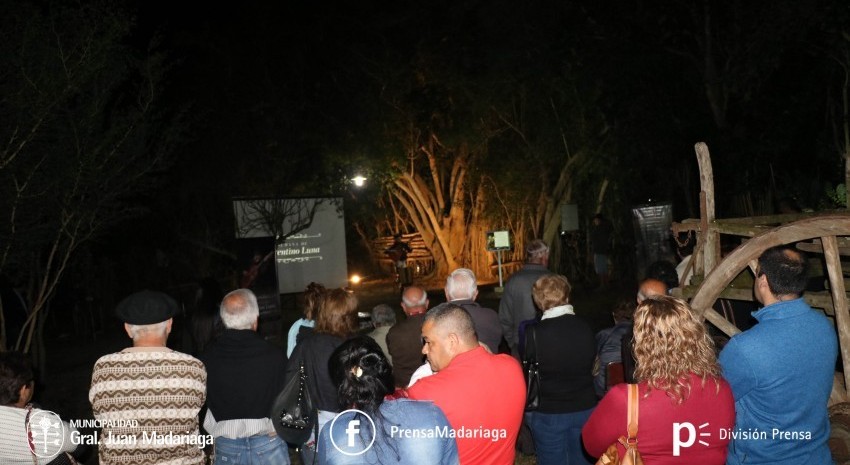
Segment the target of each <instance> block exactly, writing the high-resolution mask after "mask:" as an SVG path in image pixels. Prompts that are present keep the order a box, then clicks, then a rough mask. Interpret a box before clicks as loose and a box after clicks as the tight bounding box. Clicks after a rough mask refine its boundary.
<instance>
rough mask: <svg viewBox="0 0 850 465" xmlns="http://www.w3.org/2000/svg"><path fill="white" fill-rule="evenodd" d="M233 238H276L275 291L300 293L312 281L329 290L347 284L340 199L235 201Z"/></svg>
mask: <svg viewBox="0 0 850 465" xmlns="http://www.w3.org/2000/svg"><path fill="white" fill-rule="evenodd" d="M233 211H234V215H235V217H236V237H237V238H251V237H272V238H274V239H275V240H274V244H275V251H274V252H275V253H274V263H275V269H276V270H277V287H278V292H279V293H281V294H288V293H295V292H302V291H303V290H304V288H305V287H306V286H307V284H309V283H310V282H312V281H315V282H319V283H322V284H323V285H325V286H326V287H328V288H334V287H343V286H345V285H346V284H347V282H348V265H347V260H346V248H345V221H344V218H343V213H342V199H341V198H339V197H329V198H283V199H247V200H234V202H233Z"/></svg>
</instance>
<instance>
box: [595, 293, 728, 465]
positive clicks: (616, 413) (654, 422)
mask: <svg viewBox="0 0 850 465" xmlns="http://www.w3.org/2000/svg"><path fill="white" fill-rule="evenodd" d="M634 332H635V337H634V341H635V344H634V356H635V362H636V369H635V380H636V381H638V392H639V396H638V397H639V412H638V434H637V448H638V451H639V452H640V454H641V456H642V457H643V460H644V461H645V462H646V463H651V464H653V465H665V464H678V463H698V464H701V465H715V464H716V465H722V464H724V463H726V448H727V446H728V445H729V435H730V432H731V430H732V428H733V427H734V425H735V402H734V399H733V397H732V391H731V389H730V388H729V384H728V383H727V382H726V381H725V380H724V379H723V378H721V375H720V365H719V364H718V363H717V357H716V355H715V351H714V342H713V341H712V339H711V338H710V337H709V335H708V332H707V331H706V328H705V325H704V324H703V322H702V321H701V320H700V319H699V318H698V317H697V316H696V315H694V314H693V312H692V311H691V309H690V307H688V304H687V303H685V302H684V301H682V300H679V299H676V298H673V297H667V296H654V297H650V298H648V299H646V300H644V301H643V303H641V304H639V305H638V307H637V309H636V310H635V316H634ZM627 406H628V401H627V385H625V384H620V385H617V386H614V387H613V388H612V389H611V390H610V391H609V392H608V394H607V395H605V397H604V398H603V399H602V401H601V402H600V403H599V405H598V406H597V407H596V410H595V411H594V412H593V414H592V415H591V416H590V419H589V420H588V421H587V423H586V424H585V425H584V428H583V430H582V439H583V440H584V446H585V448H586V449H587V451H588V452H589V453H590V454H591V455H593V456H594V457H598V456H600V455H602V453H603V452H605V450H606V449H607V448H608V446H610V445H611V444H613V443H615V442H616V441H617V440H618V438H620V437H621V436H626V431H627V425H626V422H627V410H628V407H627ZM619 447H620V453H621V454H622V453H623V452H624V451H625V449H624V448H623V447H622V446H619Z"/></svg>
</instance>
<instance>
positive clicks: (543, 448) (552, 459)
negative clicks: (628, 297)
mask: <svg viewBox="0 0 850 465" xmlns="http://www.w3.org/2000/svg"><path fill="white" fill-rule="evenodd" d="M570 290H571V286H570V282H569V281H568V280H567V278H566V277H564V276H562V275H557V274H548V275H544V276H542V277H540V278H539V279H538V280H537V281H536V282H535V283H534V286H532V288H531V296H532V298H533V300H534V304H535V305H537V307H538V308H539V309H540V310H542V311H543V315H542V316H541V317H540V321H539V322H537V323H535V324H533V325H530V326H526V328H525V345H524V347H523V354H524V356H525V357H526V359H530V358H533V359H534V361H536V362H537V367H538V370H539V373H540V391H539V394H540V395H539V403H538V405H537V408H536V409H535V410H534V411H529V412H526V414H525V420H526V423H527V424H528V426H529V428H531V437H532V440H533V441H534V448H535V452H536V453H537V463H538V465H556V464H568V465H579V464H589V463H591V462H590V461H589V460H588V458H587V457H585V454H584V452H583V451H582V449H581V427H582V425H584V423H585V422H586V421H587V419H588V417H589V416H590V413H591V412H592V411H593V408H594V407H595V406H596V392H595V391H594V389H593V374H592V373H593V359H594V358H595V357H596V342H595V340H594V335H593V330H592V329H591V328H590V325H589V324H587V322H586V321H584V320H583V319H582V318H581V317H579V316H576V314H575V311H573V306H572V305H570ZM528 361H530V360H528Z"/></svg>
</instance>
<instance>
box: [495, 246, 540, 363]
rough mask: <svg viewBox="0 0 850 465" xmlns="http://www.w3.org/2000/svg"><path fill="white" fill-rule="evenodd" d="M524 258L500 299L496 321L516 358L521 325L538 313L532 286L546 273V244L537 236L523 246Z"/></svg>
mask: <svg viewBox="0 0 850 465" xmlns="http://www.w3.org/2000/svg"><path fill="white" fill-rule="evenodd" d="M525 257H526V258H525V265H523V267H522V269H520V270H519V271H517V272H516V273H514V274H512V275H511V278H510V279H509V280H508V283H507V284H506V285H505V292H504V293H503V294H502V299H501V300H499V322H500V323H501V325H502V333H503V335H504V336H505V341H507V343H508V347H510V348H511V354H512V355H513V356H514V357H519V341H520V339H519V327H520V324H521V323H522V322H523V321H528V320H532V319H534V317H535V316H536V315H537V309H536V308H535V307H534V301H533V300H532V299H531V286H533V285H534V283H535V281H537V279H538V278H540V277H541V276H543V275H545V274H548V273H549V269H548V268H547V266H548V265H549V246H547V245H546V243H545V242H543V241H542V240H540V239H534V240H533V241H531V242H529V243H528V246H527V247H526V248H525Z"/></svg>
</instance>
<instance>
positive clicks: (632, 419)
mask: <svg viewBox="0 0 850 465" xmlns="http://www.w3.org/2000/svg"><path fill="white" fill-rule="evenodd" d="M639 404H640V396H639V395H638V385H637V384H629V413H628V427H629V442H630V443H632V442H634V441H635V440H637V434H638V406H639Z"/></svg>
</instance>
